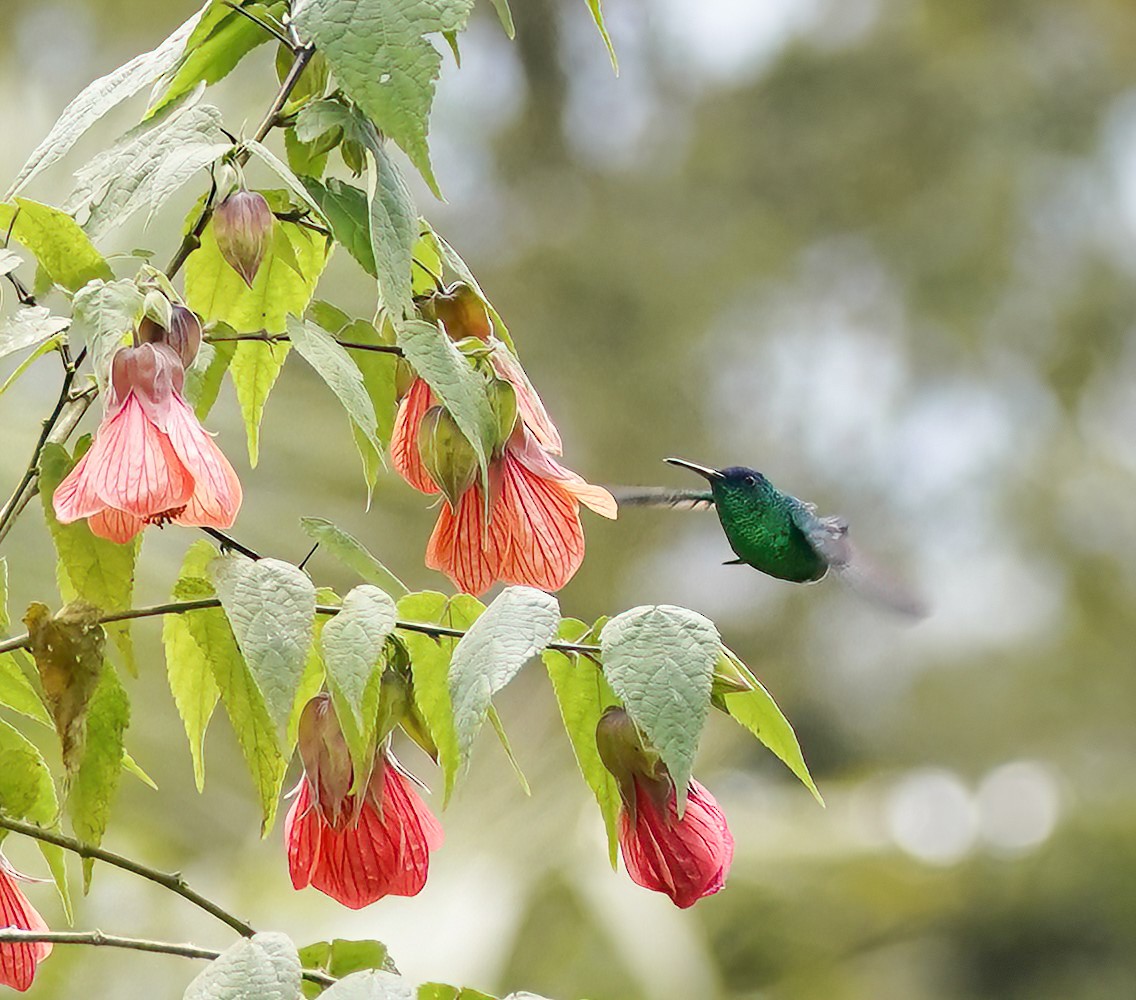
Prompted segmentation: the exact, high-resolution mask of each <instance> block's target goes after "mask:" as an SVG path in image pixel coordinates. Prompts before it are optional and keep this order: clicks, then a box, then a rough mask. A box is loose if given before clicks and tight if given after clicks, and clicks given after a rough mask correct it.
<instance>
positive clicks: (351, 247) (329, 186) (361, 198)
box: [304, 177, 378, 278]
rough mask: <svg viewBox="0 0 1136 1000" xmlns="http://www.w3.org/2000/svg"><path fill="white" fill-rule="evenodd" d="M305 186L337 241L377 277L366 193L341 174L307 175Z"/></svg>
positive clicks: (366, 269)
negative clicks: (348, 181)
mask: <svg viewBox="0 0 1136 1000" xmlns="http://www.w3.org/2000/svg"><path fill="white" fill-rule="evenodd" d="M304 186H305V187H306V188H307V189H308V192H309V194H311V196H312V198H314V199H315V201H316V202H317V203H318V204H319V207H320V209H321V210H322V212H323V215H324V217H325V218H326V219H327V221H328V224H329V225H330V226H331V231H332V234H333V235H334V236H335V239H336V242H338V243H339V244H341V245H342V246H343V247H344V249H346V250H347V252H348V253H349V254H351V256H352V257H354V258H355V260H356V261H357V262H358V264H359V266H360V267H361V268H363V270H364V271H366V272H367V273H368V274H369V275H370V276H371V277H372V278H377V277H378V271H376V270H375V252H374V250H372V249H371V225H370V216H369V211H370V210H369V209H368V207H367V192H366V191H364V190H363V189H362V188H357V187H355V186H354V185H353V184H348V183H347V182H346V181H342V180H340V179H339V178H338V177H329V178H328V179H327V180H326V181H320V180H318V179H316V178H315V177H305V178H304Z"/></svg>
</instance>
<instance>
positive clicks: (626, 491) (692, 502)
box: [608, 486, 714, 510]
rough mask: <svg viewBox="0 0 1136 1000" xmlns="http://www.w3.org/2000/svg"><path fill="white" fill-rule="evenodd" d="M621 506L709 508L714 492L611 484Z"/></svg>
mask: <svg viewBox="0 0 1136 1000" xmlns="http://www.w3.org/2000/svg"><path fill="white" fill-rule="evenodd" d="M608 491H609V492H610V493H611V495H612V496H613V497H615V500H616V503H618V504H619V505H620V506H621V507H624V506H626V507H672V508H674V509H675V510H709V509H710V508H711V507H713V506H714V494H713V493H711V492H710V491H709V490H672V489H668V488H667V487H665V486H609V487H608Z"/></svg>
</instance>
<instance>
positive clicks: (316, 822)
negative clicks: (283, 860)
mask: <svg viewBox="0 0 1136 1000" xmlns="http://www.w3.org/2000/svg"><path fill="white" fill-rule="evenodd" d="M292 794H293V795H294V796H295V798H294V799H293V800H292V808H291V809H289V810H288V817H287V819H285V820H284V843H285V845H286V846H287V849H288V873H289V874H290V875H291V876H292V886H293V887H294V888H296V889H303V888H304V887H305V886H307V885H311V881H312V869H313V868H315V866H316V860H317V858H318V857H319V850H320V832H321V830H322V829H323V828H324V824H323V822H322V819H321V817H320V814H319V810H318V809H315V808H313V806H312V792H311V786H310V785H309V784H308V779H307V777H302V778H300V783H299V784H298V785H297V786H296V787H295V788H294V789H292Z"/></svg>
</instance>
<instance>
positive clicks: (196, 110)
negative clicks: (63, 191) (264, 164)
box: [66, 94, 232, 239]
mask: <svg viewBox="0 0 1136 1000" xmlns="http://www.w3.org/2000/svg"><path fill="white" fill-rule="evenodd" d="M196 99H197V95H196V94H189V95H186V96H185V97H184V98H183V99H182V101H181V103H179V104H176V105H171V106H170V107H169V108H167V109H166V111H165V112H163V114H162V115H161V116H159V117H158V118H156V119H152V120H150V121H145V122H143V123H142V124H140V125H136V126H135V127H134V128H132V129H131V130H130V131H129V132H127V133H126V134H125V135H123V136H122V138H120V139H119V140H118V142H117V143H115V144H114V145H113V146H111V147H110V148H109V149H107V150H104V151H103V152H102V153H99V154H98V155H97V156H96V157H94V159H92V160H91V161H90V162H88V163H87V164H86V165H84V166H83V167H81V168H80V169H79V170H77V171H75V179H76V185H75V188H74V189H73V190H72V192H71V194H70V195H69V196H68V199H67V203H66V209H67V211H68V212H70V213H71V214H72V215H74V216H76V217H77V218H78V217H82V218H83V220H84V221H83V229H84V230H85V231H86V233H87V234H88V235H89V236H90V237H91V238H92V239H97V238H98V237H99V236H101V235H103V234H104V233H106V232H108V231H109V230H111V229H113V228H114V227H115V226H118V225H121V224H122V223H123V222H125V221H126V220H127V219H129V218H130V217H131V216H132V215H133V214H134V213H135V212H137V211H138V210H139V209H141V208H143V207H148V208H149V216H148V218H147V222H148V221H149V219H151V218H153V216H154V213H155V212H157V211H158V210H159V209H160V208H161V207H162V205H164V204H165V203H166V201H168V200H169V198H170V196H171V195H173V194H174V193H175V192H176V191H177V190H178V189H179V188H180V187H181V186H182V185H183V184H185V183H186V182H187V181H188V180H189V179H190V178H191V177H192V176H193V175H194V174H195V173H196V172H197V171H198V170H201V169H202V168H204V167H206V166H208V165H209V164H210V163H212V162H213V161H214V160H216V159H217V158H218V157H220V156H222V155H223V154H225V153H227V152H228V151H229V150H230V149H232V142H231V140H229V139H227V138H226V136H225V134H224V132H223V130H222V127H221V112H220V111H218V110H217V109H216V108H214V107H212V106H210V105H205V104H201V105H199V104H196V103H195V101H196Z"/></svg>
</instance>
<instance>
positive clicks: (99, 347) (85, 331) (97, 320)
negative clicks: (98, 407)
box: [71, 279, 145, 391]
mask: <svg viewBox="0 0 1136 1000" xmlns="http://www.w3.org/2000/svg"><path fill="white" fill-rule="evenodd" d="M144 300H145V296H144V295H143V294H142V290H141V289H140V288H139V287H138V286H137V285H136V284H135V283H134V282H133V281H129V280H127V279H120V280H118V281H102V280H96V281H91V282H88V283H87V284H86V285H84V286H83V287H82V288H80V289H79V291H78V292H76V293H75V298H74V299H73V300H72V303H71V310H72V319H71V332H72V334H74V335H75V336H77V337H81V338H82V340H83V343H84V344H86V345H87V350H88V352H89V353H90V355H91V367H92V368H93V369H94V372H95V378H96V380H97V381H98V384H99V390H100V391H106V387H107V381H108V379H109V378H110V362H111V358H112V357H113V356H114V353H115V351H117V350H118V349H119V348H120V347H122V346H123V345H124V343H127V338H129V337H130V335H131V333H132V332H133V330H134V328H135V326H136V325H137V324H138V321H139V320H140V319H141V316H142V305H143V302H144Z"/></svg>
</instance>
